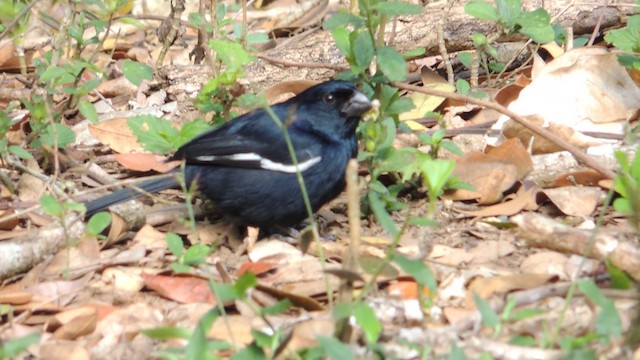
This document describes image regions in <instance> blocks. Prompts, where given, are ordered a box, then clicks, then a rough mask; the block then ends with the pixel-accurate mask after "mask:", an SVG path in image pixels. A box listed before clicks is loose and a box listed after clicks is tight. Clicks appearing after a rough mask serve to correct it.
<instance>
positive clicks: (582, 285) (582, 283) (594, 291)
mask: <svg viewBox="0 0 640 360" xmlns="http://www.w3.org/2000/svg"><path fill="white" fill-rule="evenodd" d="M578 289H580V291H581V292H582V293H583V294H584V295H585V296H586V297H587V298H588V299H589V300H591V301H593V302H594V303H596V304H597V305H599V306H603V305H604V304H605V303H606V302H607V301H608V299H607V298H606V297H605V296H604V294H603V293H602V291H601V290H600V288H598V286H597V285H596V284H595V283H594V282H593V281H591V280H579V281H578Z"/></svg>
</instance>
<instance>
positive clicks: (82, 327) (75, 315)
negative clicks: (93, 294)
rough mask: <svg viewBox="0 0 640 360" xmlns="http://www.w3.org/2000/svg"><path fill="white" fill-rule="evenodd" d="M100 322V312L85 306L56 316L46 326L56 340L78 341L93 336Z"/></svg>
mask: <svg viewBox="0 0 640 360" xmlns="http://www.w3.org/2000/svg"><path fill="white" fill-rule="evenodd" d="M97 322H98V311H97V310H96V308H94V307H93V306H83V307H79V308H75V309H71V310H66V311H64V312H61V313H58V314H56V315H54V316H53V317H52V318H51V320H50V321H49V323H48V324H47V325H46V329H47V330H48V331H53V332H54V333H53V338H54V339H68V340H72V339H76V338H78V337H80V336H83V335H88V334H91V333H92V332H93V331H94V330H95V328H96V324H97Z"/></svg>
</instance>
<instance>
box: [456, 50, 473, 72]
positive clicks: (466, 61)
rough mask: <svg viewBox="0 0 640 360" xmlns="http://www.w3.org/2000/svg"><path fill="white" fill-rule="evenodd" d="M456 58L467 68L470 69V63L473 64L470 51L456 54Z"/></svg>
mask: <svg viewBox="0 0 640 360" xmlns="http://www.w3.org/2000/svg"><path fill="white" fill-rule="evenodd" d="M458 60H460V62H461V63H462V65H464V66H465V67H466V68H467V69H471V65H472V64H473V54H472V53H470V52H462V53H460V54H458Z"/></svg>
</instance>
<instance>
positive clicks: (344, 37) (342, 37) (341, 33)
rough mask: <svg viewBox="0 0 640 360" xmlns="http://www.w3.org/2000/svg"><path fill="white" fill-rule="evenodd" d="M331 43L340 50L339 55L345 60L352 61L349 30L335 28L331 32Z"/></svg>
mask: <svg viewBox="0 0 640 360" xmlns="http://www.w3.org/2000/svg"><path fill="white" fill-rule="evenodd" d="M331 35H332V36H333V41H334V42H335V43H336V47H337V48H338V50H340V53H342V55H344V57H345V58H347V60H350V59H353V54H352V52H351V41H350V40H349V30H347V29H346V28H342V27H339V28H335V29H333V30H331Z"/></svg>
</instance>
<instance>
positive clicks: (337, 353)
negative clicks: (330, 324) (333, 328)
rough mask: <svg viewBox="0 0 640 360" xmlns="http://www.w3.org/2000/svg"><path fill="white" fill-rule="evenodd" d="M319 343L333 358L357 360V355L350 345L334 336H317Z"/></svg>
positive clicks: (332, 359)
mask: <svg viewBox="0 0 640 360" xmlns="http://www.w3.org/2000/svg"><path fill="white" fill-rule="evenodd" d="M317 339H318V345H319V346H320V347H321V348H322V350H324V353H325V354H326V355H327V356H328V357H329V359H331V360H355V359H356V357H355V356H354V355H353V353H352V352H351V348H350V347H349V345H347V344H344V343H342V342H340V340H338V339H336V338H334V337H328V336H321V335H319V336H318V337H317Z"/></svg>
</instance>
